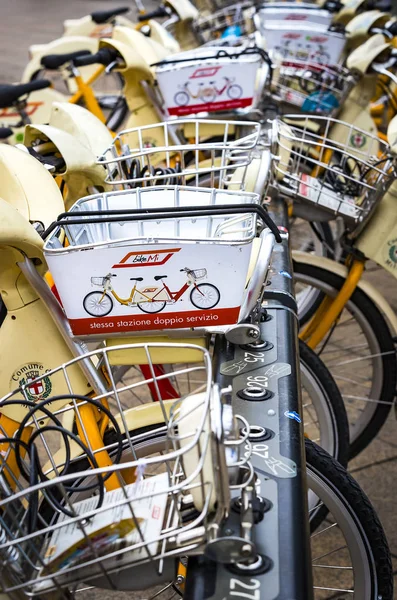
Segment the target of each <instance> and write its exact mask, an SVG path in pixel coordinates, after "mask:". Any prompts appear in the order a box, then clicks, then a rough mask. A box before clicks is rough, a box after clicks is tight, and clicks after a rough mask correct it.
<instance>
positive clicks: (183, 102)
mask: <svg viewBox="0 0 397 600" xmlns="http://www.w3.org/2000/svg"><path fill="white" fill-rule="evenodd" d="M174 102H175V104H176V105H177V106H187V105H188V104H189V94H187V93H186V92H178V93H177V94H175V96H174Z"/></svg>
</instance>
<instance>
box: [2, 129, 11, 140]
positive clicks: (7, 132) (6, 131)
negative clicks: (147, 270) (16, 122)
mask: <svg viewBox="0 0 397 600" xmlns="http://www.w3.org/2000/svg"><path fill="white" fill-rule="evenodd" d="M10 135H12V129H10V127H0V140H6V139H7V138H8V137H10Z"/></svg>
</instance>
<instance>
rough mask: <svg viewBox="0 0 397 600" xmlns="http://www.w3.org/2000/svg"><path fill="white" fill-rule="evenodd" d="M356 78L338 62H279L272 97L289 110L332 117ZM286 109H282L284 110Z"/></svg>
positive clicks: (341, 104) (272, 87) (273, 81)
mask: <svg viewBox="0 0 397 600" xmlns="http://www.w3.org/2000/svg"><path fill="white" fill-rule="evenodd" d="M356 81H357V80H356V78H355V77H354V75H352V74H351V73H350V71H349V70H348V69H346V68H345V67H342V66H341V65H328V66H326V65H320V64H315V63H313V62H312V61H309V62H304V61H300V62H299V61H297V62H295V64H294V65H290V66H288V65H281V66H280V67H279V69H278V71H277V70H276V72H275V73H274V77H273V80H272V85H271V97H272V99H273V100H274V101H275V102H277V103H279V102H282V103H283V104H284V105H285V106H286V107H287V108H286V110H287V111H288V109H293V107H296V108H299V109H300V110H301V111H302V112H304V113H306V114H309V113H312V114H320V115H329V116H331V117H335V116H336V115H337V113H338V112H339V111H340V109H341V108H342V106H343V103H344V101H345V99H346V98H347V96H348V95H349V93H350V91H351V90H352V89H353V87H354V86H355V84H356ZM284 112H285V111H284Z"/></svg>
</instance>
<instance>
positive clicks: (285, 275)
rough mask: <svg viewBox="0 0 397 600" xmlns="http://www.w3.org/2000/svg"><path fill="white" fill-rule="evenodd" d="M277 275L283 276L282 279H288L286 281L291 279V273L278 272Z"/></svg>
mask: <svg viewBox="0 0 397 600" xmlns="http://www.w3.org/2000/svg"><path fill="white" fill-rule="evenodd" d="M278 274H279V275H283V277H288V279H292V275H291V273H288V271H279V272H278Z"/></svg>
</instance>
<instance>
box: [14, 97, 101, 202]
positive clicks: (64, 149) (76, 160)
mask: <svg viewBox="0 0 397 600" xmlns="http://www.w3.org/2000/svg"><path fill="white" fill-rule="evenodd" d="M50 123H51V125H36V126H34V125H28V126H27V127H26V130H25V144H26V146H30V145H31V144H32V142H33V141H37V140H39V141H40V142H42V143H45V142H48V141H50V142H51V143H52V144H53V145H54V146H55V148H56V151H57V152H58V153H59V154H60V155H61V156H62V158H63V160H64V161H65V165H66V167H65V171H64V173H62V177H63V179H64V181H65V183H66V186H67V187H66V189H67V196H66V198H65V205H66V208H67V209H69V208H70V207H71V206H72V205H73V204H74V203H75V202H76V201H77V200H78V199H79V198H81V197H82V196H86V195H88V194H89V193H90V190H89V188H91V187H94V186H100V187H101V188H103V189H105V190H106V189H110V188H109V187H108V186H107V185H106V184H105V181H104V180H105V176H106V171H105V169H104V168H103V166H102V165H98V164H97V157H98V156H99V155H100V154H102V153H103V152H104V150H105V149H106V148H107V147H108V146H110V144H111V142H112V136H111V135H110V132H109V131H108V130H107V129H106V127H105V126H104V125H103V123H101V122H100V121H99V120H98V119H97V118H96V117H94V115H92V114H91V113H89V112H88V111H87V110H85V109H84V108H81V107H80V106H75V105H72V104H67V103H64V104H57V105H55V106H53V109H52V115H51V120H50Z"/></svg>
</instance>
